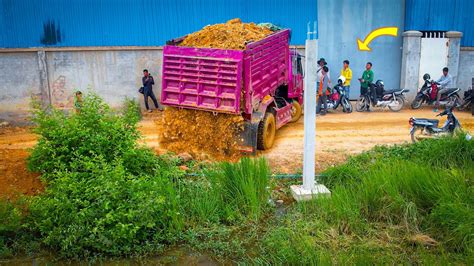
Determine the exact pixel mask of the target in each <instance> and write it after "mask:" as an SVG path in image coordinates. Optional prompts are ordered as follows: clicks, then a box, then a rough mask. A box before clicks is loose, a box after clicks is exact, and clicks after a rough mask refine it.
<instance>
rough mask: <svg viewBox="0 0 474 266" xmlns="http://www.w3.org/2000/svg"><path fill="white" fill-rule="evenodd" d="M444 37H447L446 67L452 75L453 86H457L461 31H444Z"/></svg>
mask: <svg viewBox="0 0 474 266" xmlns="http://www.w3.org/2000/svg"><path fill="white" fill-rule="evenodd" d="M446 38H448V39H449V47H448V65H447V67H448V68H449V74H450V75H451V76H452V77H453V87H457V82H458V72H459V55H460V53H461V38H462V32H459V31H448V32H446Z"/></svg>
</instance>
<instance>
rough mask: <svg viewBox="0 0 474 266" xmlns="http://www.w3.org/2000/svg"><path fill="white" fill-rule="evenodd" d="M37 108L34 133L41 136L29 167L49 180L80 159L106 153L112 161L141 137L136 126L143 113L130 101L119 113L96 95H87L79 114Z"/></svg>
mask: <svg viewBox="0 0 474 266" xmlns="http://www.w3.org/2000/svg"><path fill="white" fill-rule="evenodd" d="M34 107H35V108H34V111H33V117H32V120H33V122H34V123H35V124H36V127H35V129H34V132H35V133H36V134H38V135H39V136H40V138H39V139H38V143H37V145H36V146H35V148H34V149H33V150H32V153H31V156H30V158H29V159H28V166H29V169H30V170H31V171H36V172H41V173H42V174H43V178H44V179H46V180H48V181H49V180H51V173H53V172H54V171H57V170H70V166H71V164H73V163H74V161H75V160H77V159H78V158H82V157H95V156H102V157H103V158H104V159H105V160H106V161H109V162H110V161H113V160H114V159H116V158H121V157H122V156H123V155H124V154H125V153H127V152H129V151H130V150H133V149H134V148H135V147H136V141H137V139H138V138H139V137H140V134H139V132H138V130H137V127H136V123H137V122H138V119H139V115H138V114H137V110H136V105H134V104H132V103H131V102H130V101H128V102H127V104H126V105H125V108H124V111H123V112H122V114H119V115H117V114H116V113H114V112H113V111H112V110H111V109H110V107H109V106H108V105H107V104H105V103H104V102H103V100H102V99H101V98H100V97H99V96H97V95H95V94H88V95H87V96H85V97H84V100H83V106H82V108H81V111H80V112H79V113H72V114H69V115H67V114H65V113H64V112H63V111H61V110H57V109H54V108H47V109H43V108H41V106H39V105H37V104H36V105H34Z"/></svg>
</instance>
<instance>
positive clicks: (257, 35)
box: [179, 18, 273, 50]
mask: <svg viewBox="0 0 474 266" xmlns="http://www.w3.org/2000/svg"><path fill="white" fill-rule="evenodd" d="M272 33H273V32H272V31H271V30H270V29H268V28H266V27H260V26H258V25H255V23H242V21H241V20H240V19H238V18H234V19H231V20H229V21H227V22H226V23H221V24H214V25H208V26H206V27H204V28H203V29H201V30H200V31H197V32H194V33H191V34H188V35H187V36H186V38H184V40H183V42H182V43H180V44H179V45H180V46H188V47H199V48H221V49H233V50H244V49H245V44H246V43H248V42H255V41H259V40H261V39H263V38H265V37H266V36H268V35H270V34H272Z"/></svg>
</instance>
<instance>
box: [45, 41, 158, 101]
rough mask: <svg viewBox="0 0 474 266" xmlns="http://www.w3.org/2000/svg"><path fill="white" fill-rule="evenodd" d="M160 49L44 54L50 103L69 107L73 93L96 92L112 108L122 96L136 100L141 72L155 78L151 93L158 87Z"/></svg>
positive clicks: (139, 95)
mask: <svg viewBox="0 0 474 266" xmlns="http://www.w3.org/2000/svg"><path fill="white" fill-rule="evenodd" d="M161 64H162V51H161V50H138V51H77V52H76V51H72V52H70V51H68V52H49V53H48V54H47V65H48V76H49V80H50V89H51V101H52V103H53V105H54V106H56V107H59V108H70V107H72V104H73V94H74V92H75V91H76V90H81V91H83V92H86V91H87V90H88V89H91V90H93V91H96V92H97V93H98V94H99V95H100V96H102V97H103V98H104V99H106V101H107V103H109V104H110V105H111V106H112V107H118V106H120V105H121V103H122V102H123V99H124V98H125V97H135V98H139V99H140V101H141V102H143V99H142V97H141V96H142V95H141V94H139V93H138V88H139V87H141V77H142V75H143V72H142V71H143V69H145V68H146V69H148V70H149V71H150V73H151V74H152V75H153V76H154V77H155V86H154V92H155V94H156V95H157V96H158V95H159V91H160V88H161V77H160V76H161Z"/></svg>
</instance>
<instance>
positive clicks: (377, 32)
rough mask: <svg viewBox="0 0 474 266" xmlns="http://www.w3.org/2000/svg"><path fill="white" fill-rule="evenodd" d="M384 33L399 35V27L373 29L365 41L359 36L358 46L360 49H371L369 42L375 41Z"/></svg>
mask: <svg viewBox="0 0 474 266" xmlns="http://www.w3.org/2000/svg"><path fill="white" fill-rule="evenodd" d="M382 35H389V36H394V37H397V35H398V27H383V28H379V29H376V30H373V31H372V32H371V33H369V35H367V37H365V40H364V41H361V40H360V39H359V38H357V46H358V47H359V50H360V51H371V49H370V47H369V43H370V42H371V41H373V40H374V39H375V38H377V37H379V36H382Z"/></svg>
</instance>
